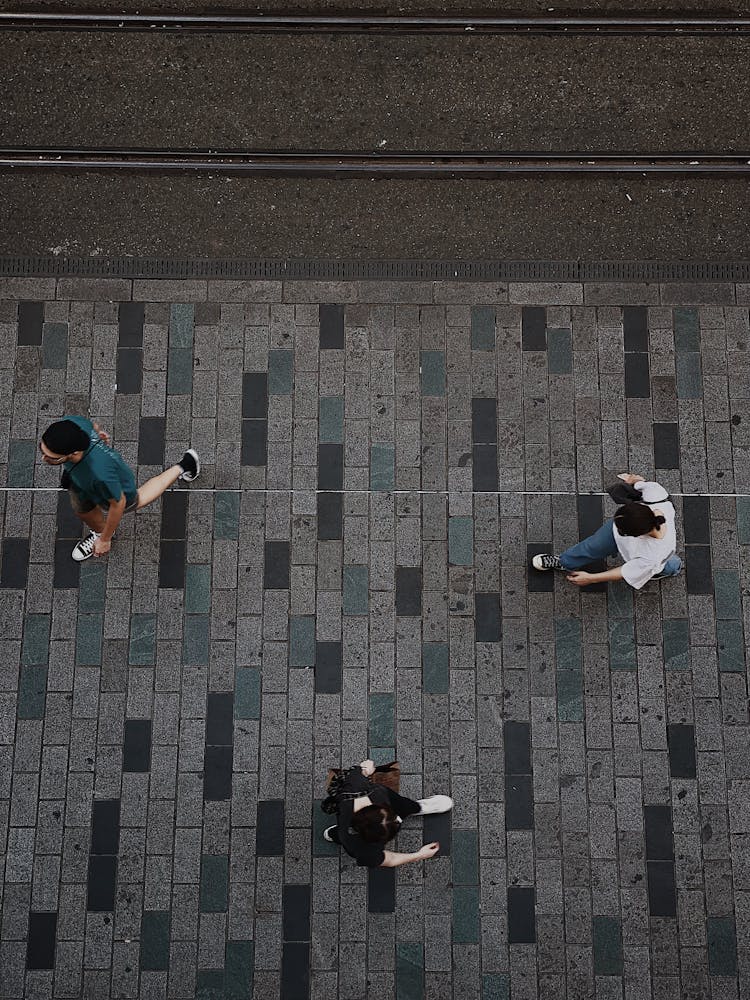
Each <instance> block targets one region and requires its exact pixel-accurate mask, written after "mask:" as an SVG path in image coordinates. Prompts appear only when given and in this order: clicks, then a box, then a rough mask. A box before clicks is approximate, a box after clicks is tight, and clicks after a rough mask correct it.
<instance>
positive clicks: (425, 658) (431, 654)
mask: <svg viewBox="0 0 750 1000" xmlns="http://www.w3.org/2000/svg"><path fill="white" fill-rule="evenodd" d="M422 683H423V685H424V689H425V691H426V692H427V693H428V694H447V693H448V689H449V685H450V677H449V669H448V643H447V642H423V643H422Z"/></svg>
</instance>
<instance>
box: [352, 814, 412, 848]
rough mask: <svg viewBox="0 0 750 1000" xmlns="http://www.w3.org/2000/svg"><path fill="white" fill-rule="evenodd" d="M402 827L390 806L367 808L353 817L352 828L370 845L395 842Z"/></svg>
mask: <svg viewBox="0 0 750 1000" xmlns="http://www.w3.org/2000/svg"><path fill="white" fill-rule="evenodd" d="M400 825H401V824H400V823H399V821H398V820H397V819H396V814H395V812H394V811H393V810H392V809H391V807H390V806H365V807H364V809H358V810H357V812H355V813H354V815H353V816H352V828H353V829H354V830H355V832H356V833H358V834H359V835H360V837H361V838H362V840H365V841H367V843H368V844H385V843H387V842H388V841H389V840H393V838H394V837H395V836H396V834H397V833H398V831H399V827H400Z"/></svg>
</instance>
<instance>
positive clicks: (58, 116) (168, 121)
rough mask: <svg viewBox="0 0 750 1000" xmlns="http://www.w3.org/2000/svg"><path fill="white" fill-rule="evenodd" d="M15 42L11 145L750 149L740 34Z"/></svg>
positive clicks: (2, 65)
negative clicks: (676, 37) (718, 36)
mask: <svg viewBox="0 0 750 1000" xmlns="http://www.w3.org/2000/svg"><path fill="white" fill-rule="evenodd" d="M10 37H11V35H10V33H6V34H5V35H4V36H2V35H0V46H2V48H1V49H0V52H1V53H2V55H3V58H2V60H1V61H0V94H3V95H5V97H4V98H3V99H2V101H0V107H1V108H2V110H1V111H0V132H2V134H3V135H4V136H5V139H4V143H5V144H7V145H14V144H36V145H52V146H55V145H62V146H65V145H79V144H80V145H86V144H91V145H94V146H106V145H112V146H140V145H142V146H151V147H160V146H161V147H164V146H176V147H179V146H185V147H199V148H200V147H204V148H205V147H212V148H216V147H225V148H228V147H246V148H256V149H257V148H263V147H266V148H296V149H304V148H310V149H312V148H322V149H387V150H397V149H404V150H406V149H424V150H438V149H464V150H470V149H477V150H481V149H507V150H578V149H580V150H583V151H594V150H597V149H610V150H614V151H621V150H622V151H656V150H660V149H661V150H670V149H675V150H690V151H692V150H698V151H710V150H715V151H721V150H724V149H726V150H733V149H737V148H741V147H743V146H748V145H750V143H749V142H748V133H747V107H748V104H750V37H747V38H744V39H730V38H710V39H704V38H694V37H693V38H682V39H675V38H633V37H630V38H622V37H617V38H590V37H575V38H574V37H571V38H542V37H536V38H528V37H525V38H509V37H505V36H492V37H488V36H484V37H476V38H462V37H451V36H433V37H429V38H414V37H407V38H404V37H400V38H388V37H383V36H380V37H362V36H330V35H316V36H309V35H308V36H283V37H277V36H262V35H223V36H222V35H211V36H188V37H184V36H183V37H175V36H163V35H161V36H153V35H143V34H122V35H113V34H99V35H96V34H70V33H57V34H55V33H44V34H19V35H15V36H12V41H13V44H12V45H10V44H8V40H9V38H10Z"/></svg>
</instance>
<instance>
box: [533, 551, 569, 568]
mask: <svg viewBox="0 0 750 1000" xmlns="http://www.w3.org/2000/svg"><path fill="white" fill-rule="evenodd" d="M531 565H532V566H533V567H534V569H541V570H545V569H565V567H564V566H563V564H562V563H561V562H560V559H559V558H558V557H557V556H553V555H551V554H550V553H549V552H542V553H540V554H539V555H538V556H534V558H533V559H532V560H531Z"/></svg>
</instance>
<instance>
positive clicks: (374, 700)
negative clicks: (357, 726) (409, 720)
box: [370, 693, 395, 747]
mask: <svg viewBox="0 0 750 1000" xmlns="http://www.w3.org/2000/svg"><path fill="white" fill-rule="evenodd" d="M393 712H394V696H393V695H392V694H385V693H377V694H371V695H370V745H371V746H377V747H385V746H389V745H390V744H392V743H395V736H394V731H393Z"/></svg>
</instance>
